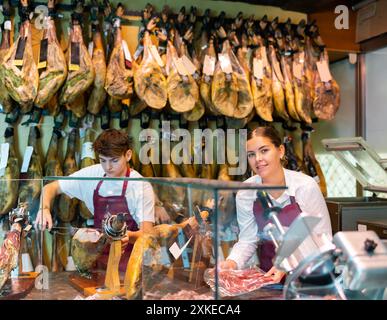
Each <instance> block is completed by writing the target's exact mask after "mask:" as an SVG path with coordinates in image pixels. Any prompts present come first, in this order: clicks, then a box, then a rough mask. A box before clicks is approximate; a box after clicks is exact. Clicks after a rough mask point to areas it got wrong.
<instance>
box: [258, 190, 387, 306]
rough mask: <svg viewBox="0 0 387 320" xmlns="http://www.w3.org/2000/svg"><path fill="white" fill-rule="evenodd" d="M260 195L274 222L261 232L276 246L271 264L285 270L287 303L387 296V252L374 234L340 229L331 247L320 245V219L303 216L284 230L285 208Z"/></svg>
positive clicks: (260, 192)
mask: <svg viewBox="0 0 387 320" xmlns="http://www.w3.org/2000/svg"><path fill="white" fill-rule="evenodd" d="M257 196H258V199H259V200H260V201H261V204H262V206H263V208H264V209H265V217H266V218H267V219H269V220H270V222H269V223H268V224H267V225H266V227H265V228H264V230H263V231H264V234H265V235H266V236H268V237H270V238H271V240H272V241H273V243H274V245H275V247H276V256H275V258H274V261H273V264H274V266H275V267H276V268H278V269H280V270H283V271H286V272H287V277H286V282H285V285H284V290H283V294H284V298H285V299H339V300H348V299H351V300H352V299H366V300H381V299H386V298H387V296H386V294H385V291H387V290H385V289H386V288H387V248H386V247H385V245H384V244H383V243H382V241H381V240H380V238H379V237H378V236H377V234H376V233H375V232H374V231H364V232H359V231H342V232H338V233H336V234H335V236H334V237H333V243H330V242H329V241H327V239H325V243H323V244H322V243H321V242H319V243H317V241H316V239H314V237H313V235H312V231H313V229H314V228H315V227H316V225H317V224H318V222H319V221H320V218H318V217H313V216H308V215H307V214H305V213H301V214H300V215H299V217H298V218H297V219H295V220H294V221H293V223H292V224H291V225H290V226H289V228H288V229H286V230H285V227H284V226H282V224H281V222H280V220H279V219H278V215H279V214H281V213H280V212H281V209H280V208H277V207H274V206H273V204H272V202H271V199H270V198H269V196H268V195H267V194H266V193H265V192H262V191H258V193H257ZM303 248H306V251H305V250H302V249H303Z"/></svg>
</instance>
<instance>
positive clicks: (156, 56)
mask: <svg viewBox="0 0 387 320" xmlns="http://www.w3.org/2000/svg"><path fill="white" fill-rule="evenodd" d="M150 51H151V53H152V56H153V58H154V59H155V60H156V62H157V64H158V65H159V66H160V67H164V62H163V60H162V59H161V57H160V55H159V51H158V50H157V48H156V46H154V45H152V46H151V47H150Z"/></svg>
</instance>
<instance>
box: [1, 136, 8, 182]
mask: <svg viewBox="0 0 387 320" xmlns="http://www.w3.org/2000/svg"><path fill="white" fill-rule="evenodd" d="M8 157H9V143H8V142H6V143H2V144H1V160H0V177H2V176H4V173H5V168H6V167H7V163H8Z"/></svg>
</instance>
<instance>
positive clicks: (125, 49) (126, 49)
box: [122, 40, 132, 62]
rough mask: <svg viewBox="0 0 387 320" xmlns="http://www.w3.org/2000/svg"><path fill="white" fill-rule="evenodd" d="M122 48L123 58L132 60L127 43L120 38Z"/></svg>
mask: <svg viewBox="0 0 387 320" xmlns="http://www.w3.org/2000/svg"><path fill="white" fill-rule="evenodd" d="M122 50H124V56H125V60H128V61H130V62H132V55H131V54H130V51H129V48H128V44H127V43H126V41H125V40H122Z"/></svg>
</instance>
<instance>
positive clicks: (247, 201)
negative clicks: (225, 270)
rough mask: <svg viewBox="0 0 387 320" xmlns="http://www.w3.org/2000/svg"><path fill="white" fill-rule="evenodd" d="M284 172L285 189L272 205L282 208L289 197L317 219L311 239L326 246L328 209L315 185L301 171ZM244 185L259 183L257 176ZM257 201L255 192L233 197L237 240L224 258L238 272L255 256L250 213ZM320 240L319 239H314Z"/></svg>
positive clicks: (253, 222) (329, 233)
mask: <svg viewBox="0 0 387 320" xmlns="http://www.w3.org/2000/svg"><path fill="white" fill-rule="evenodd" d="M283 170H284V176H285V184H286V186H287V189H286V190H284V193H283V194H282V195H281V196H280V197H279V198H277V199H273V198H272V197H271V199H272V201H273V204H274V205H275V206H278V207H281V208H283V207H285V206H286V205H288V204H290V203H291V201H290V197H291V196H293V197H295V201H296V202H297V203H298V205H299V206H300V208H301V210H302V212H303V213H305V214H308V215H313V216H317V217H320V218H321V221H320V222H319V223H318V225H317V226H316V227H315V229H314V230H313V234H314V236H316V238H317V240H316V239H315V237H313V239H314V240H316V241H317V242H319V245H320V246H323V245H326V242H325V241H324V240H327V241H331V240H332V228H331V221H330V218H329V212H328V208H327V206H326V203H325V200H324V197H323V195H322V193H321V191H320V188H319V186H318V184H317V182H316V181H315V180H314V179H313V178H312V177H310V176H307V175H305V174H303V173H301V172H296V171H292V170H287V169H283ZM244 182H246V183H258V184H261V183H262V179H261V177H260V176H258V175H255V176H252V177H250V178H249V179H247V180H246V181H244ZM256 198H257V193H256V190H240V191H239V192H238V193H237V196H236V207H237V219H238V224H239V229H240V233H239V240H238V242H237V243H236V244H235V245H234V247H233V249H232V251H231V253H230V255H229V256H228V257H227V259H231V260H234V261H235V262H236V263H237V265H238V269H242V268H243V267H244V266H245V265H246V263H247V262H248V261H249V260H250V258H251V257H252V256H253V255H254V254H255V252H256V249H257V244H258V240H259V237H258V234H259V233H258V232H262V230H258V225H257V222H256V220H255V216H254V213H253V204H254V201H255V200H256ZM320 237H322V238H323V240H321V243H320V240H318V239H319V238H320Z"/></svg>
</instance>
